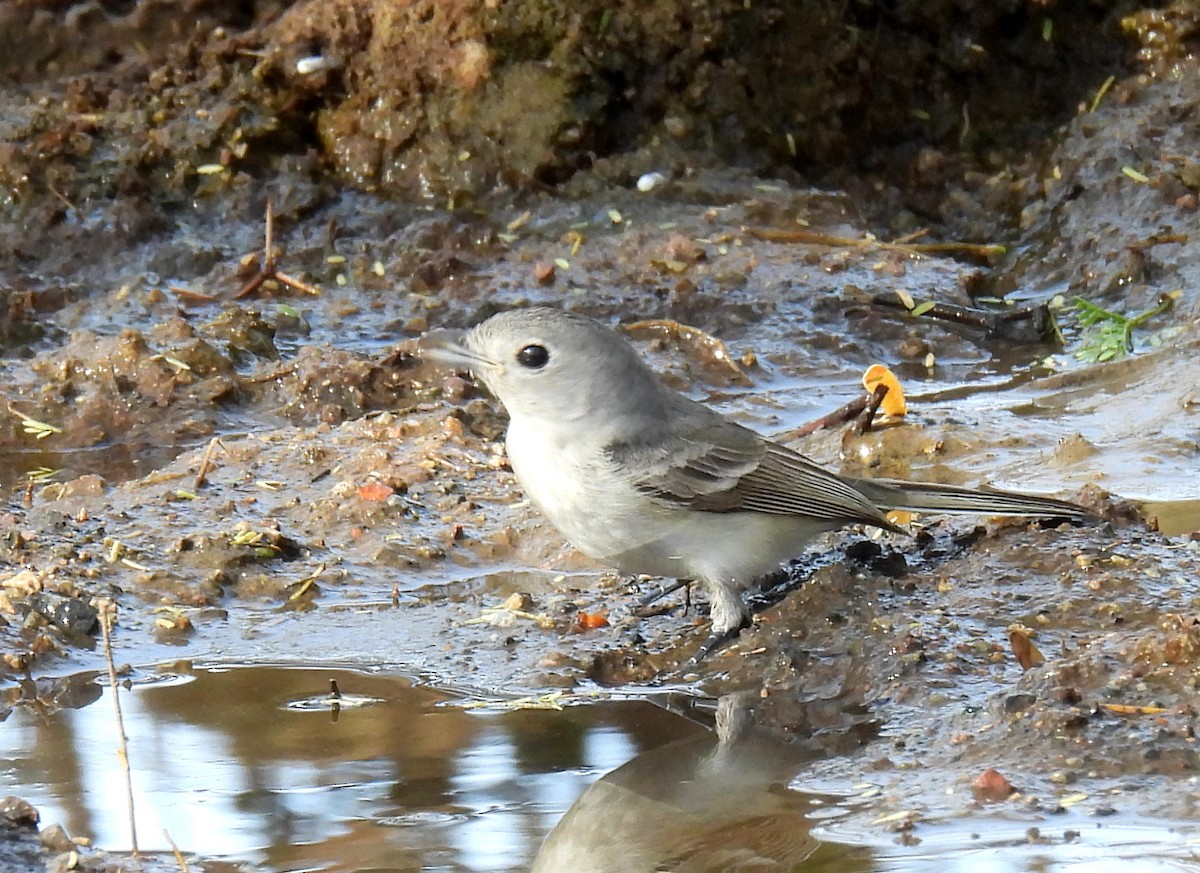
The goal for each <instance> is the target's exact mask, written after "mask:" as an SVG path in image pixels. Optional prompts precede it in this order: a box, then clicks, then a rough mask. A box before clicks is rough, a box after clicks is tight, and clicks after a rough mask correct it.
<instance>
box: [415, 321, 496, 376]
mask: <svg viewBox="0 0 1200 873" xmlns="http://www.w3.org/2000/svg"><path fill="white" fill-rule="evenodd" d="M465 339H466V332H465V331H461V330H452V329H450V328H439V329H438V330H431V331H429V332H428V333H426V334H425V335H424V336H422V337H421V339H420V341H419V342H418V343H417V354H418V355H420V357H422V358H424V359H425V360H427V361H435V362H437V363H439V364H447V365H449V366H451V367H465V368H466V369H468V370H471V371H472V372H474V373H476V374H478V373H479V371H480V369H482V368H484V367H497V366H499V365H498V364H497V363H496V362H495V361H492V360H490V359H489V358H485V357H483V356H482V355H479V354H476V353H475V352H473V351H471V350H470V349H469V348H467V347H466V345H465Z"/></svg>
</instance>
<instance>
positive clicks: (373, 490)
mask: <svg viewBox="0 0 1200 873" xmlns="http://www.w3.org/2000/svg"><path fill="white" fill-rule="evenodd" d="M395 493H396V492H395V491H394V490H393V489H392V487H391V486H390V485H384V484H383V483H382V482H376V481H375V480H374V479H372V480H371V481H370V482H364V483H363V484H361V485H359V486H358V496H359V497H361V498H362V499H363V500H372V501H376V502H378V501H380V500H387V499H388V498H389V497H391V496H392V495H393V494H395Z"/></svg>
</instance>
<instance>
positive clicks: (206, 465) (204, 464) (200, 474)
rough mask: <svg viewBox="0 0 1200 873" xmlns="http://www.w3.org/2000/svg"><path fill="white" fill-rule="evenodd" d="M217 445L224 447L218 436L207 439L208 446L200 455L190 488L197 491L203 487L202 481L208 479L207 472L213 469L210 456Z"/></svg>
mask: <svg viewBox="0 0 1200 873" xmlns="http://www.w3.org/2000/svg"><path fill="white" fill-rule="evenodd" d="M217 446H221V448H225V446H224V445H222V443H221V439H220V437H213V438H212V439H211V440H209V441H208V446H207V447H206V448H205V449H204V454H203V455H201V457H200V469H199V470H197V471H196V481H195V482H194V483H193V484H192V490H194V491H199V490H200V489H201V488H203V487H204V483H205V482H207V481H208V473H209V471H210V470H212V469H214V467H213V462H212V456H213V452H215V451H216V448H217Z"/></svg>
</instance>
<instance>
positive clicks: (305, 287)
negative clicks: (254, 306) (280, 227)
mask: <svg viewBox="0 0 1200 873" xmlns="http://www.w3.org/2000/svg"><path fill="white" fill-rule="evenodd" d="M263 236H264V237H266V245H264V246H263V260H262V266H261V267H259V269H258V272H257V273H255V274H254V275H253V276H251V277H250V278H249V279H247V280H246V283H245V284H244V285H242V287H241V288H239V289H238V292H237V293H236V294H234V295H233V299H234V300H240V299H241V298H243V297H249V296H250V295H251V294H253V293H254V292H255V291H257V290H258V289H259V286H261V285H262V283H263V282H266V281H267V280H269V279H274V280H275V281H276V282H279V283H280V284H282V285H287V286H288V287H289V288H292V289H294V290H296V291H302V292H303V293H305V294H311V295H312V296H313V297H320V296H321V289H320V288H317V287H316V286H315V285H310V284H308V283H307V282H303V281H301V280H300V279H296V278H294V277H292V276H289V275H288V274H287V273H282V272H280V271H279V265H278V263H277V262H276V260H275V204H274V203H273V202H272V201H271V198H270V197H268V198H267V219H266V229H265V231H264V233H263Z"/></svg>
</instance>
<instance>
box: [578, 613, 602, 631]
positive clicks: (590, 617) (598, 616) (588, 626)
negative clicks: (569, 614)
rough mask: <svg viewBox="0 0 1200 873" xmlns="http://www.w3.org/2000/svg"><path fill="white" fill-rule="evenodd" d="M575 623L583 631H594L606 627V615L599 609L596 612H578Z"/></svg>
mask: <svg viewBox="0 0 1200 873" xmlns="http://www.w3.org/2000/svg"><path fill="white" fill-rule="evenodd" d="M575 621H576V622H577V623H578V624H579V626H580V627H581V628H583V629H584V630H595V629H596V628H598V627H608V613H607V612H606V611H605V610H603V609H599V610H597V611H596V612H580V613H579V615H577V616H576V617H575Z"/></svg>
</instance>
